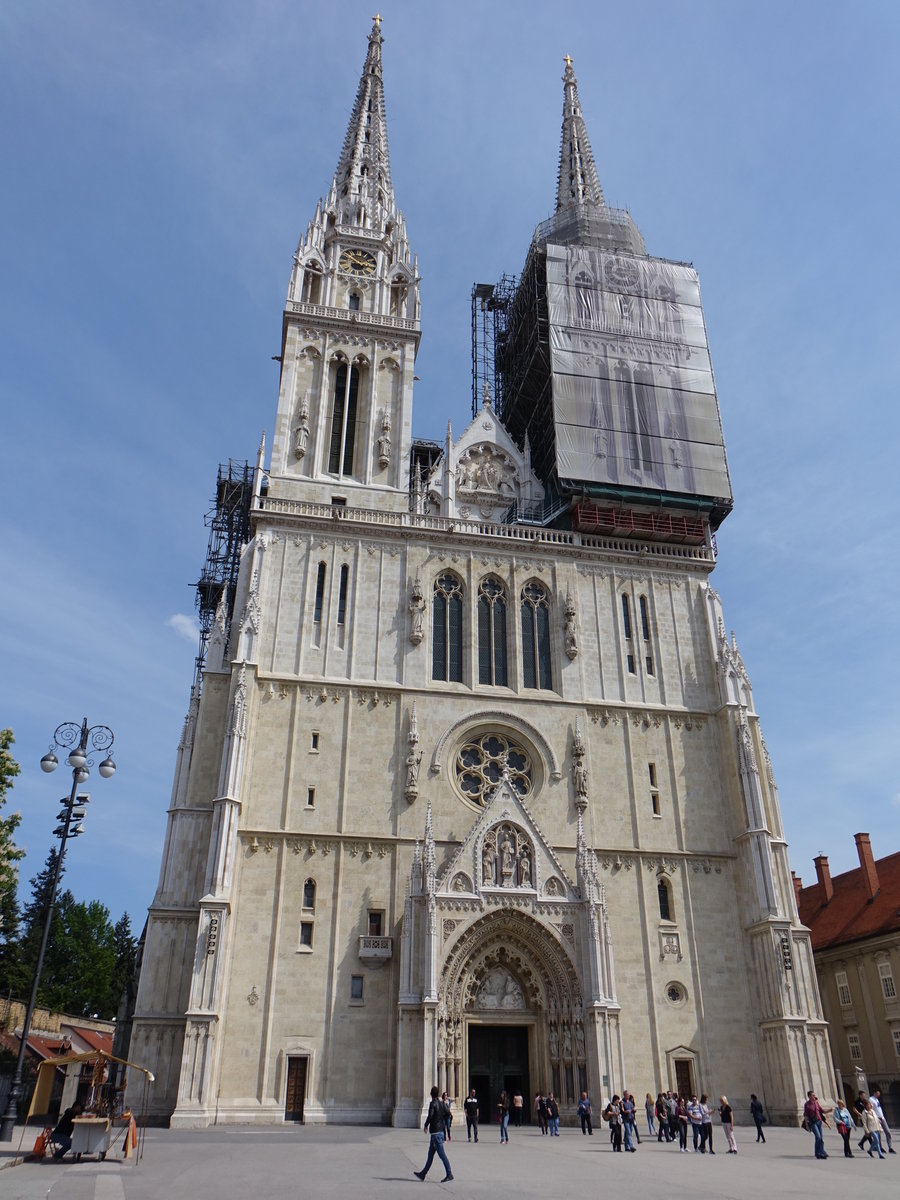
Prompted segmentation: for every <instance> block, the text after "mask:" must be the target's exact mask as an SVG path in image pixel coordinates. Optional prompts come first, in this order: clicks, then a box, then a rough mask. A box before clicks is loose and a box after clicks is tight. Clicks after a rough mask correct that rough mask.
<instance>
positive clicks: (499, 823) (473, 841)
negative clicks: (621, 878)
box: [436, 778, 581, 903]
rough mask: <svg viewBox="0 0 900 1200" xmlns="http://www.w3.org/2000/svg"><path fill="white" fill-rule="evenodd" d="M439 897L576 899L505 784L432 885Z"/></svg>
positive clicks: (528, 815)
mask: <svg viewBox="0 0 900 1200" xmlns="http://www.w3.org/2000/svg"><path fill="white" fill-rule="evenodd" d="M436 893H437V895H438V896H455V897H459V896H461V895H469V896H471V895H476V896H480V897H481V898H482V899H483V900H486V901H488V902H490V901H503V900H504V899H507V898H509V897H510V896H511V895H516V896H520V897H521V896H528V897H531V898H535V899H537V900H538V901H543V900H547V901H553V902H554V903H559V902H560V901H561V900H569V901H579V900H580V899H581V897H580V895H579V894H578V891H577V889H576V887H575V886H574V884H573V883H572V881H571V880H570V879H569V877H568V875H567V874H566V872H565V870H564V869H563V866H562V864H561V863H560V861H559V859H558V858H557V857H556V854H555V853H554V852H553V848H552V846H551V845H550V843H549V842H548V841H547V839H546V838H545V837H544V834H543V833H542V831H541V829H540V827H539V826H538V823H537V821H535V819H534V817H533V816H532V815H531V813H530V812H529V811H528V807H527V806H526V804H525V802H524V801H523V800H522V798H521V796H520V795H519V794H518V792H517V791H516V790H515V788H514V787H513V786H512V784H511V783H510V781H509V779H507V778H504V779H503V780H501V782H500V783H499V784H498V785H497V787H496V788H494V790H493V792H492V793H490V794H489V796H488V799H487V803H486V804H485V806H484V811H483V812H482V813H481V815H480V816H479V817H478V819H477V820H476V821H475V823H474V825H473V826H472V828H471V829H470V830H469V833H468V835H467V836H466V838H465V839H464V840H463V843H462V845H461V846H460V847H459V849H458V850H457V851H456V853H455V854H454V855H453V857H452V858H451V859H450V861H449V863H448V864H447V866H446V867H444V869H443V870H442V871H441V873H440V875H439V877H438V879H437V881H436Z"/></svg>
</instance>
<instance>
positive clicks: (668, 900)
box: [656, 879, 672, 921]
mask: <svg viewBox="0 0 900 1200" xmlns="http://www.w3.org/2000/svg"><path fill="white" fill-rule="evenodd" d="M656 891H657V894H658V896H659V919H660V920H661V921H671V920H672V897H671V892H670V890H669V882H668V880H667V879H660V881H659V883H658V885H657V888H656Z"/></svg>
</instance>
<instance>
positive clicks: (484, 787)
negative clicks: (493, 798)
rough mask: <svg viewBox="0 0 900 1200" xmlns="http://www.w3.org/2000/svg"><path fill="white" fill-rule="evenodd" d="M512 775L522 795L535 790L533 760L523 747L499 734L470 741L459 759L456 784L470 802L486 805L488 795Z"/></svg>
mask: <svg viewBox="0 0 900 1200" xmlns="http://www.w3.org/2000/svg"><path fill="white" fill-rule="evenodd" d="M504 770H506V771H508V772H509V782H510V783H511V785H512V786H513V787H514V788H515V790H516V791H517V792H518V794H519V795H520V796H527V795H528V793H529V792H530V791H531V759H530V758H529V757H528V754H527V753H526V751H525V750H523V749H522V747H521V746H519V745H517V744H516V743H515V742H511V741H510V740H509V739H508V738H505V737H503V736H502V735H501V734H499V733H486V734H485V735H484V736H483V737H480V738H477V739H476V740H474V741H471V742H466V743H465V745H463V746H461V747H460V750H459V753H458V754H457V756H456V783H457V786H458V787H459V789H460V791H461V792H462V794H463V795H464V796H465V797H466V799H467V800H471V801H472V802H473V803H474V804H480V805H484V803H485V800H486V799H487V794H488V792H489V791H490V790H491V789H492V788H495V787H496V786H497V784H498V783H499V782H500V780H501V779H502V778H503V772H504Z"/></svg>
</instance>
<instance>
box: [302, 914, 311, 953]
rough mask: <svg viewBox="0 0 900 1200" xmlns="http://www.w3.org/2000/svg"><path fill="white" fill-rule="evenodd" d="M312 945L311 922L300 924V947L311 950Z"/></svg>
mask: <svg viewBox="0 0 900 1200" xmlns="http://www.w3.org/2000/svg"><path fill="white" fill-rule="evenodd" d="M312 944H313V923H312V921H301V922H300V945H301V946H304V947H305V948H306V949H307V950H312Z"/></svg>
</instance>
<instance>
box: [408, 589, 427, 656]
mask: <svg viewBox="0 0 900 1200" xmlns="http://www.w3.org/2000/svg"><path fill="white" fill-rule="evenodd" d="M409 614H410V628H409V640H410V641H411V642H412V644H413V645H414V646H418V645H419V643H420V642H421V641H422V638H423V637H424V636H425V595H424V593H423V591H422V582H421V580H420V579H419V577H418V575H417V576H416V578H415V582H414V583H413V585H412V591H411V592H410V595H409Z"/></svg>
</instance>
